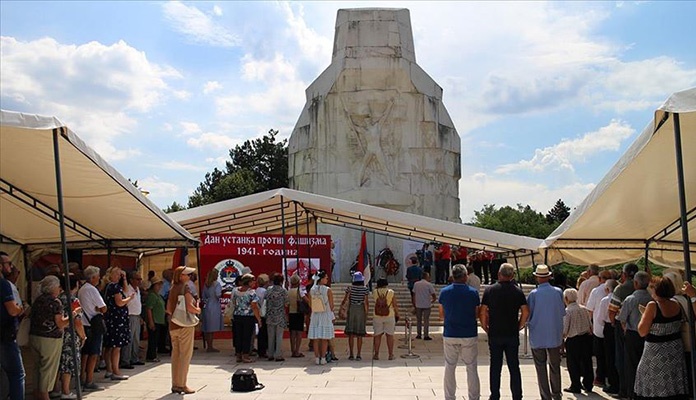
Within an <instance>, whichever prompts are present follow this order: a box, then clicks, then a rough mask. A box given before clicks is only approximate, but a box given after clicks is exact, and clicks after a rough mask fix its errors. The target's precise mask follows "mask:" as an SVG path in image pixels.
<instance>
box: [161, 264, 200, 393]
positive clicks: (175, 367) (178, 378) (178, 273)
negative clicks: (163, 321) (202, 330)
mask: <svg viewBox="0 0 696 400" xmlns="http://www.w3.org/2000/svg"><path fill="white" fill-rule="evenodd" d="M195 271H196V270H195V269H193V268H190V267H185V266H181V267H178V268H177V269H176V270H174V278H173V281H172V288H171V290H170V291H169V298H168V299H167V314H169V315H172V314H174V310H176V305H177V301H178V299H179V296H184V301H185V303H186V312H189V313H192V314H200V313H201V309H200V308H199V307H198V301H197V300H196V299H194V298H193V294H192V293H191V288H190V287H189V285H188V282H189V280H190V279H191V277H190V275H191V274H192V273H193V272H195ZM195 330H196V327H195V326H181V325H177V323H176V322H174V321H172V319H171V318H170V319H169V336H170V337H171V338H172V359H171V363H172V393H179V394H191V393H195V392H196V391H195V390H193V389H191V388H189V387H188V386H187V385H186V378H187V376H188V371H189V366H190V365H191V357H192V356H193V336H194V333H195Z"/></svg>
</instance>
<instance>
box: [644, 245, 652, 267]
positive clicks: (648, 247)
mask: <svg viewBox="0 0 696 400" xmlns="http://www.w3.org/2000/svg"><path fill="white" fill-rule="evenodd" d="M649 250H650V242H648V241H646V242H645V272H647V273H649V274H650V262H649V261H648V252H649ZM651 275H652V274H651Z"/></svg>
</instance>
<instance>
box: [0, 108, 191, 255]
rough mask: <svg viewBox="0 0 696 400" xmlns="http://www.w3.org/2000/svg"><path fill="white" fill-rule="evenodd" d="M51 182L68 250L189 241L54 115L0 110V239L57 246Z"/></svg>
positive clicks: (175, 244)
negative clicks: (59, 191)
mask: <svg viewBox="0 0 696 400" xmlns="http://www.w3.org/2000/svg"><path fill="white" fill-rule="evenodd" d="M54 144H57V146H58V147H57V150H58V153H57V154H59V157H60V158H59V160H58V161H56V157H55V155H56V153H55V150H56V148H55V147H54ZM56 168H59V171H60V182H58V183H57V180H56V176H57V175H56ZM59 185H61V186H62V202H63V208H64V213H63V214H64V221H65V240H66V242H67V244H68V247H69V248H72V249H109V248H112V249H124V248H128V249H131V248H160V247H178V246H194V245H196V244H197V240H196V239H195V238H193V237H192V236H191V235H190V234H189V233H188V232H186V230H184V229H183V228H182V227H181V226H179V225H178V224H177V223H176V222H174V221H172V220H171V219H170V218H169V217H168V216H167V215H166V214H165V213H164V212H162V210H160V209H159V208H158V207H157V206H156V205H155V204H154V203H152V202H151V201H149V200H148V199H147V198H146V197H145V196H144V195H143V194H142V193H140V191H139V190H138V189H137V188H136V187H135V186H133V184H131V183H130V182H128V180H127V179H126V178H124V177H123V176H121V174H119V173H118V172H117V171H116V170H115V169H114V168H113V167H111V166H110V165H109V164H108V163H107V162H106V161H104V160H103V159H102V158H101V157H100V156H99V155H98V154H97V153H96V152H95V151H94V150H92V149H91V148H89V147H88V146H87V145H86V144H85V143H84V142H83V141H82V140H81V139H80V138H79V137H78V136H77V135H76V134H75V133H74V132H73V131H71V130H70V129H68V128H67V127H66V126H65V125H64V124H63V123H61V122H60V121H59V120H58V119H57V118H54V117H43V116H38V115H27V114H21V113H16V112H11V111H0V241H1V242H3V243H13V244H17V245H22V246H24V247H25V249H27V250H33V249H37V248H41V247H60V245H61V236H60V229H59V226H60V214H61V213H60V210H59V197H60V196H59V193H58V190H57V187H58V186H59Z"/></svg>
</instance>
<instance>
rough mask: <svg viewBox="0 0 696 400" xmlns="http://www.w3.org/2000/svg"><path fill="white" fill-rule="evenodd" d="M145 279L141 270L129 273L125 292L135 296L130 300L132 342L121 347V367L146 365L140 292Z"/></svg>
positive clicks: (131, 367) (129, 322)
mask: <svg viewBox="0 0 696 400" xmlns="http://www.w3.org/2000/svg"><path fill="white" fill-rule="evenodd" d="M142 281H143V277H142V275H140V272H137V271H131V272H130V273H129V274H128V286H127V287H126V290H124V291H123V294H124V295H125V296H126V297H130V296H133V295H135V296H134V297H133V300H131V301H129V302H128V305H127V306H128V326H129V327H130V334H131V338H130V343H128V344H127V345H125V346H123V347H122V348H121V368H124V369H133V366H134V365H145V363H144V362H142V361H140V327H141V326H142V317H141V315H142V312H143V303H142V297H141V293H140V284H141V283H142Z"/></svg>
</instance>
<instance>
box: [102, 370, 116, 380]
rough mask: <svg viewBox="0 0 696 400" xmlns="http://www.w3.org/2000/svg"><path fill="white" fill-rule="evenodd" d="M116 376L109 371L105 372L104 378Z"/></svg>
mask: <svg viewBox="0 0 696 400" xmlns="http://www.w3.org/2000/svg"><path fill="white" fill-rule="evenodd" d="M112 376H114V374H112V373H111V372H107V373H105V374H104V379H111V377H112Z"/></svg>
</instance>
